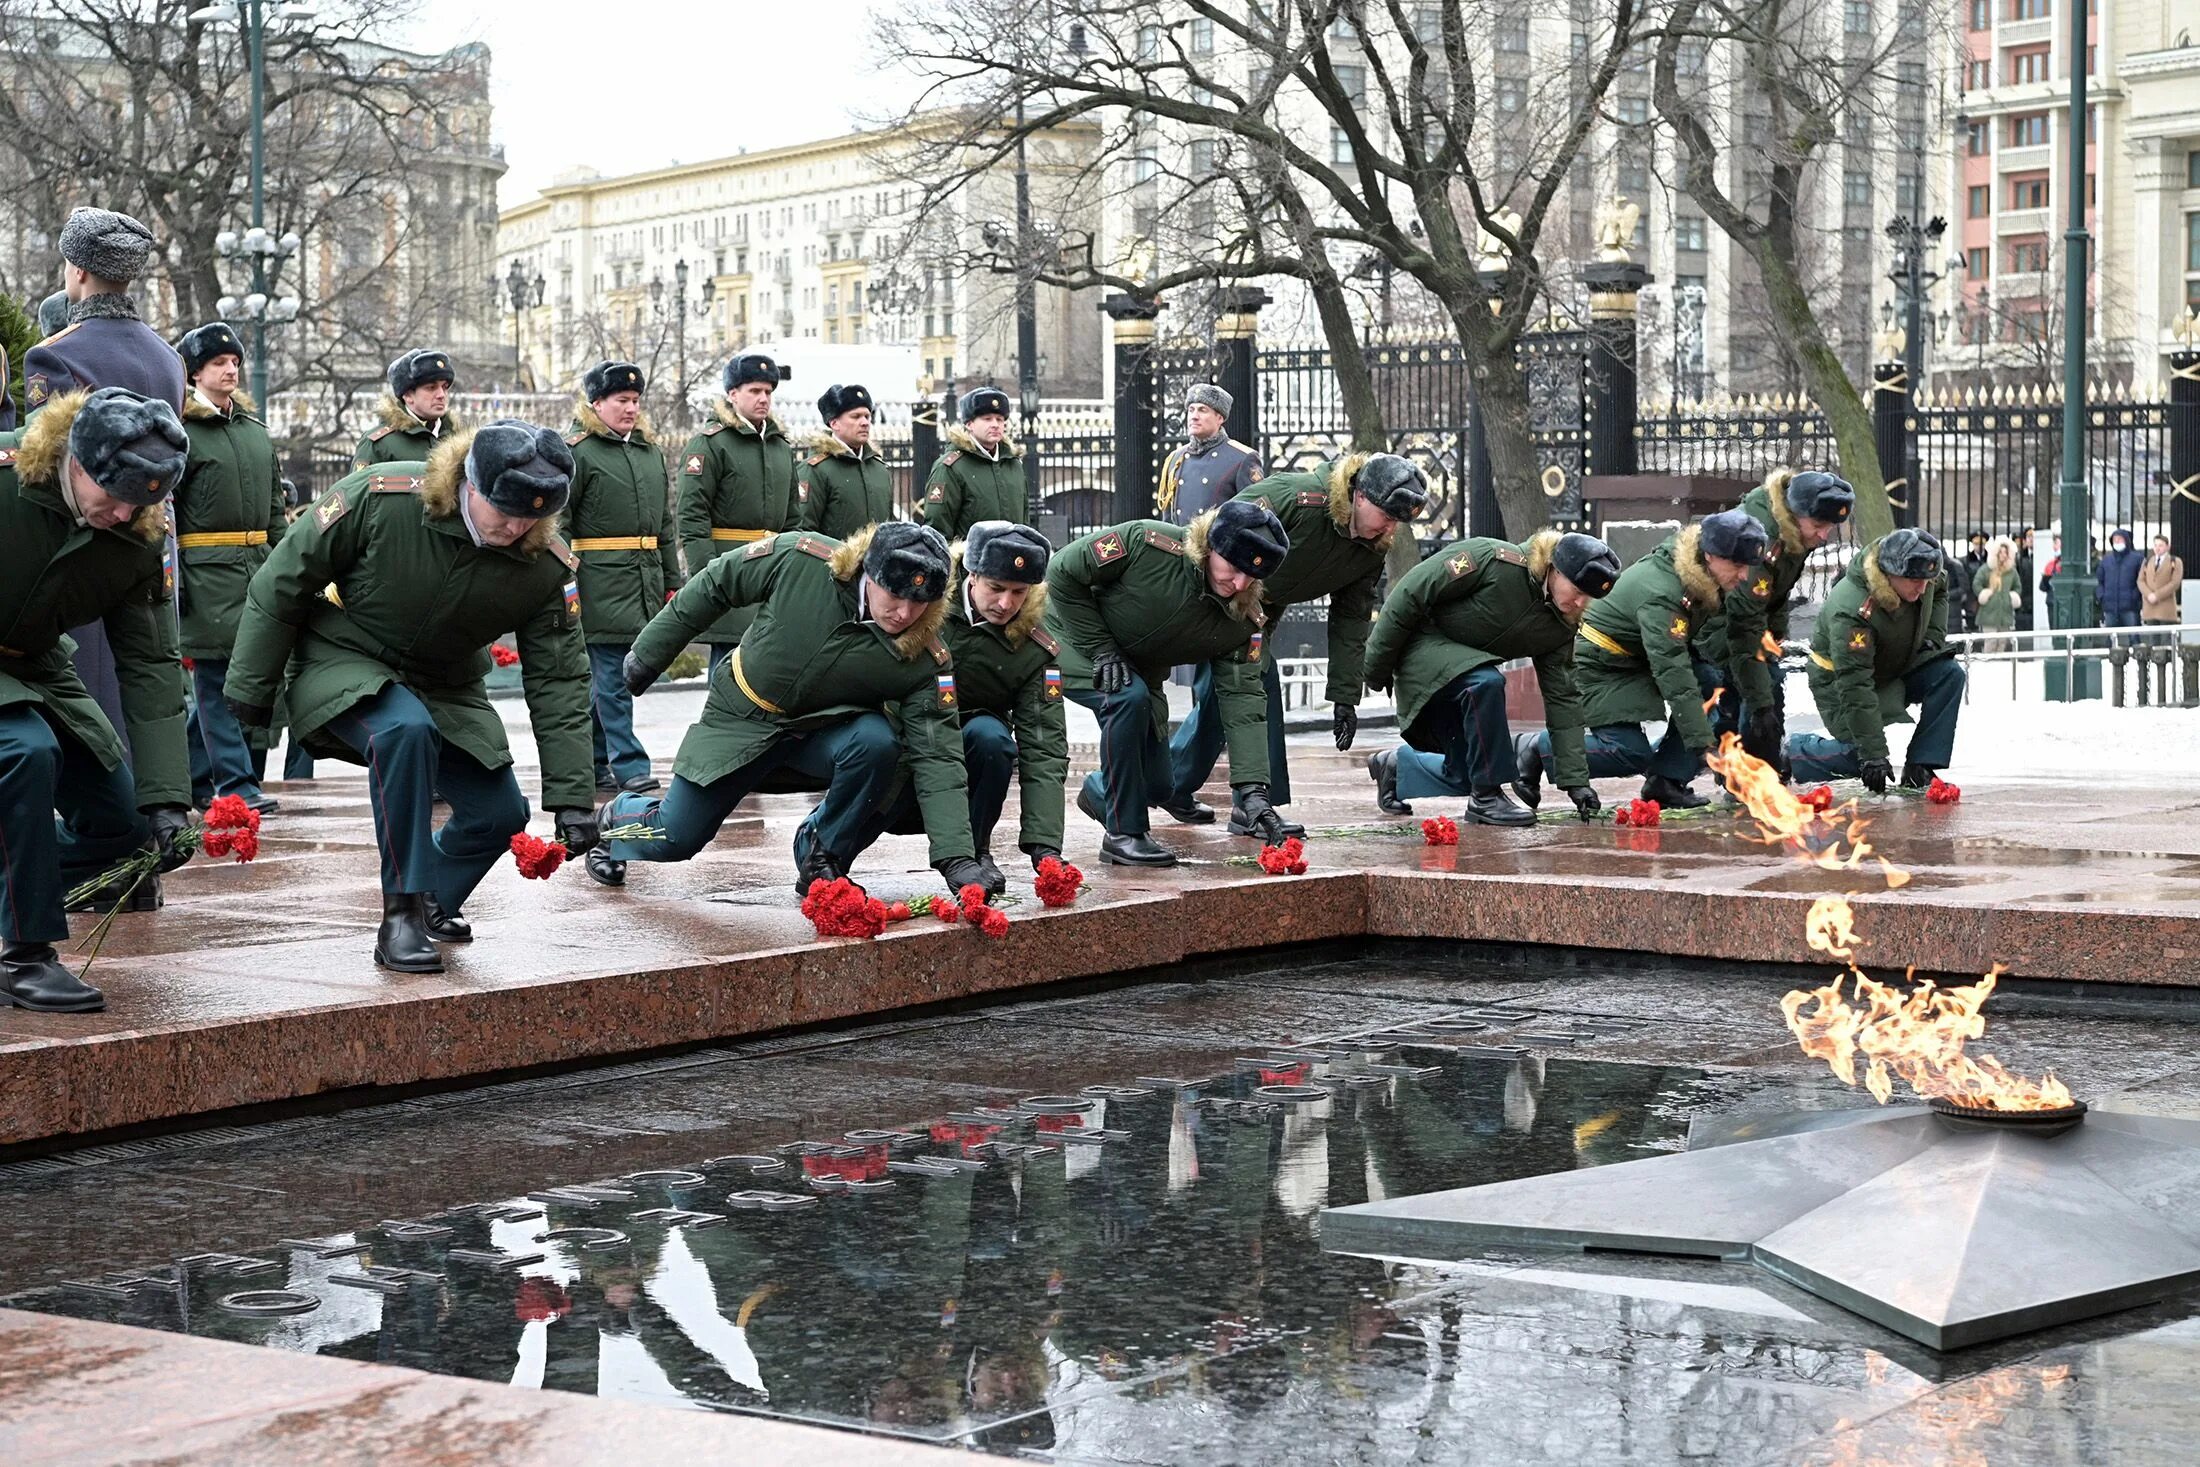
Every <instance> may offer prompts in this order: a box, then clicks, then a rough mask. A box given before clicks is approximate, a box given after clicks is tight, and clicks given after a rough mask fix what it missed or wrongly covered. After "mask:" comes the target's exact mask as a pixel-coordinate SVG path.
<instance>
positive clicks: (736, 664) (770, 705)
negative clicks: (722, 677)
mask: <svg viewBox="0 0 2200 1467" xmlns="http://www.w3.org/2000/svg"><path fill="white" fill-rule="evenodd" d="M726 661H727V662H728V663H730V664H731V665H732V667H733V680H734V682H735V683H737V684H738V685H739V686H740V688H741V692H742V695H743V696H744V697H746V698H747V699H748V700H749V701H750V702H751V703H754V704H755V705H756V706H757V707H759V708H761V709H763V710H764V711H765V712H766V713H785V712H786V711H787V710H786V709H784V708H782V707H780V706H779V705H778V704H777V703H774V702H773V701H772V700H771V699H769V698H765V697H761V696H759V695H758V693H757V691H756V689H754V688H752V687H750V686H749V680H748V678H746V677H745V676H743V675H742V672H741V649H740V648H739V647H736V648H734V649H733V656H731V657H729V658H727V659H726Z"/></svg>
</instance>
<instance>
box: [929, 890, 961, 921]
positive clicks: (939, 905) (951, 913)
mask: <svg viewBox="0 0 2200 1467" xmlns="http://www.w3.org/2000/svg"><path fill="white" fill-rule="evenodd" d="M932 915H933V916H935V917H937V918H939V919H940V920H941V921H942V922H945V923H946V924H947V925H948V926H950V927H953V926H954V925H955V924H956V923H958V922H960V921H962V919H963V914H962V908H960V907H958V906H956V905H955V904H954V903H953V902H951V901H948V900H947V899H946V898H944V897H942V898H941V899H940V900H938V901H936V902H934V903H932Z"/></svg>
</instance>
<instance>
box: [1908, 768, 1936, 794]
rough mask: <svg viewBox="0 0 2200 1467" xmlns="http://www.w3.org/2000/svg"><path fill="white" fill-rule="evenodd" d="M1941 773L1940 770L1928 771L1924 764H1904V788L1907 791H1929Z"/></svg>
mask: <svg viewBox="0 0 2200 1467" xmlns="http://www.w3.org/2000/svg"><path fill="white" fill-rule="evenodd" d="M1939 773H1940V771H1939V770H1937V769H1928V768H1926V767H1925V766H1924V765H1922V764H1904V765H1903V766H1902V787H1903V788H1904V789H1906V790H1922V789H1929V788H1931V787H1932V783H1933V780H1934V778H1935V777H1936V776H1938V775H1939Z"/></svg>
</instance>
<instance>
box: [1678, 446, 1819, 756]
mask: <svg viewBox="0 0 2200 1467" xmlns="http://www.w3.org/2000/svg"><path fill="white" fill-rule="evenodd" d="M1737 508H1739V509H1740V510H1741V511H1742V512H1743V513H1744V514H1746V515H1748V516H1749V517H1750V518H1751V519H1753V520H1755V521H1756V522H1757V523H1758V524H1760V525H1762V526H1764V529H1765V535H1766V536H1767V538H1769V539H1770V541H1771V542H1772V554H1771V557H1770V558H1769V559H1767V560H1766V561H1765V563H1764V564H1763V565H1761V566H1757V567H1754V568H1752V569H1751V571H1750V573H1749V575H1748V577H1747V578H1746V579H1744V580H1743V582H1742V583H1741V584H1740V585H1739V586H1736V587H1735V588H1734V589H1733V590H1731V591H1729V592H1727V593H1726V615H1725V616H1722V617H1720V618H1718V619H1717V620H1715V621H1713V622H1710V623H1709V624H1708V625H1707V626H1706V627H1705V628H1704V631H1703V633H1702V634H1701V635H1700V636H1699V637H1698V638H1697V639H1696V649H1695V650H1696V655H1697V657H1698V659H1699V660H1701V661H1703V662H1708V663H1710V664H1711V665H1712V666H1713V667H1714V668H1716V669H1717V671H1718V679H1719V683H1720V685H1721V686H1723V687H1725V688H1727V689H1729V690H1731V691H1730V692H1729V693H1728V694H1727V696H1725V697H1722V698H1720V699H1719V705H1718V707H1717V708H1715V709H1713V710H1712V716H1713V729H1714V731H1715V732H1717V733H1725V732H1727V731H1729V730H1731V729H1734V728H1736V727H1739V726H1740V723H1741V720H1742V718H1743V716H1744V715H1745V714H1746V713H1747V711H1748V710H1749V709H1752V708H1781V709H1785V707H1786V699H1784V698H1783V697H1782V696H1781V688H1780V676H1781V672H1780V659H1779V658H1777V657H1775V656H1773V655H1771V654H1770V653H1768V652H1767V651H1765V648H1764V639H1765V636H1766V634H1767V633H1770V634H1771V636H1772V637H1773V638H1774V639H1776V640H1778V641H1782V642H1784V641H1786V640H1787V634H1788V602H1789V600H1790V599H1791V598H1792V597H1793V596H1794V594H1795V583H1796V582H1797V581H1799V580H1801V579H1802V578H1803V565H1804V563H1805V562H1806V561H1807V560H1808V559H1809V558H1810V552H1809V551H1807V550H1805V549H1804V548H1803V541H1802V535H1801V532H1800V531H1799V530H1798V529H1797V528H1796V524H1795V513H1794V511H1792V510H1790V509H1789V508H1788V506H1787V501H1786V499H1785V498H1783V497H1782V496H1781V495H1778V494H1775V493H1772V492H1771V491H1770V490H1768V489H1767V488H1766V487H1765V486H1764V485H1762V484H1760V485H1758V486H1757V487H1756V488H1754V489H1752V490H1750V491H1749V492H1748V493H1747V494H1745V495H1743V496H1742V502H1741V504H1740V505H1738V506H1737ZM1700 671H1701V669H1699V672H1700ZM1706 696H1709V695H1708V694H1707V695H1706Z"/></svg>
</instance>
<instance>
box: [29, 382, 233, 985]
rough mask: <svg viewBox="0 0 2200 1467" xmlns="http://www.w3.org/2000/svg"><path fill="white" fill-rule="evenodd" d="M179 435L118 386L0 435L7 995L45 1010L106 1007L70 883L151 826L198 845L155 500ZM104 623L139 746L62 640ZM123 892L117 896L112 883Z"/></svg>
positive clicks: (166, 847)
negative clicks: (74, 955)
mask: <svg viewBox="0 0 2200 1467" xmlns="http://www.w3.org/2000/svg"><path fill="white" fill-rule="evenodd" d="M188 446H189V445H188V444H187V443H186V441H185V439H184V434H183V425H182V424H181V423H179V422H177V421H176V412H175V409H174V408H171V407H170V406H168V404H167V403H165V402H160V401H156V400H153V399H150V398H145V397H140V396H139V395H138V394H137V393H134V392H131V391H129V390H128V389H126V388H121V387H104V388H101V389H100V390H99V391H97V392H94V393H91V394H90V395H88V396H87V395H86V394H83V393H66V394H63V395H62V396H60V397H57V398H53V399H51V400H50V401H48V402H47V404H46V406H45V408H44V409H43V410H42V411H41V412H40V413H39V415H38V416H37V417H35V418H33V419H32V420H31V425H30V427H29V428H27V429H25V430H24V431H23V433H22V434H20V435H18V436H11V437H9V438H7V439H4V440H0V565H5V567H6V570H7V574H6V575H5V577H0V626H5V627H7V628H8V631H7V638H8V643H9V645H7V646H5V647H0V936H4V937H5V939H6V946H5V949H4V951H0V1001H5V1002H7V1003H12V1004H15V1005H17V1006H19V1007H21V1008H26V1009H40V1010H45V1011H49V1012H54V1013H69V1014H83V1013H91V1012H94V1011H95V1010H98V1009H101V1008H104V1007H105V1006H106V999H105V998H104V997H102V996H101V994H100V991H99V990H98V989H96V988H93V987H91V986H89V985H88V984H86V983H84V982H83V981H82V980H80V979H79V978H78V977H77V976H76V975H75V974H74V973H71V972H70V971H69V970H68V969H67V968H64V967H63V966H61V963H60V961H59V959H58V958H57V957H56V956H55V953H54V949H53V945H54V944H55V943H57V942H61V941H64V940H65V939H66V938H67V937H68V935H69V919H68V916H67V915H66V913H65V912H64V911H63V909H62V903H63V898H64V896H65V894H66V893H67V892H68V890H69V889H70V888H71V887H73V886H77V885H80V884H82V883H85V882H88V881H90V880H92V879H94V878H96V877H97V876H99V875H100V873H101V872H103V871H104V870H106V869H107V868H108V867H110V866H112V865H113V864H114V863H115V862H117V861H119V860H121V859H122V858H123V857H124V856H127V855H128V854H129V853H130V852H131V851H132V850H134V849H136V848H138V847H139V846H142V845H144V844H145V843H146V842H147V840H148V839H150V840H151V841H152V843H153V845H154V846H155V847H156V848H157V849H159V850H160V851H161V852H162V859H161V869H162V870H163V871H170V870H173V869H175V868H176V867H177V866H180V865H182V864H183V863H184V862H185V861H187V860H189V859H190V852H189V851H188V850H187V849H186V848H184V847H182V846H181V845H180V844H179V841H180V839H181V838H182V836H183V835H184V833H185V832H186V831H187V830H188V829H189V828H190V823H191V811H190V804H189V801H190V797H191V776H190V764H189V758H188V756H187V755H186V753H185V751H184V708H183V665H182V663H181V662H180V661H179V660H178V658H177V653H176V617H175V611H174V603H173V601H172V599H171V596H172V587H171V583H172V581H173V575H174V567H173V563H172V562H171V561H169V560H168V558H167V556H166V554H165V545H166V540H167V534H168V517H167V515H166V514H165V513H164V512H163V510H162V509H161V507H160V505H161V501H162V500H163V499H165V498H166V497H167V496H168V493H169V491H170V490H171V489H173V488H174V487H175V485H176V482H177V481H178V480H180V479H181V478H182V477H183V472H184V464H185V457H186V453H187V450H188ZM90 621H97V622H100V623H101V624H102V625H104V626H105V627H106V629H107V638H108V641H109V643H110V644H111V645H112V646H113V648H114V652H115V671H116V675H117V676H118V678H119V679H120V681H121V684H122V706H123V710H124V713H125V716H126V717H127V719H128V723H129V729H130V748H131V755H132V757H131V759H130V760H127V761H126V760H125V759H124V758H123V754H122V741H121V740H120V739H119V738H117V737H116V736H115V730H114V726H113V725H112V724H110V723H109V722H108V721H107V717H106V715H105V714H103V713H101V712H100V710H99V705H98V704H97V703H95V702H94V701H93V700H92V697H91V695H90V694H89V693H87V692H86V691H85V690H84V684H83V683H82V682H81V681H80V680H79V679H78V678H77V675H76V670H75V668H73V667H72V666H71V665H70V663H69V655H68V653H67V652H66V651H65V650H63V648H62V645H61V638H62V634H63V632H64V631H65V630H66V629H67V628H69V627H72V626H80V625H82V624H83V623H85V622H90ZM117 895H118V896H119V893H118V894H117Z"/></svg>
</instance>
